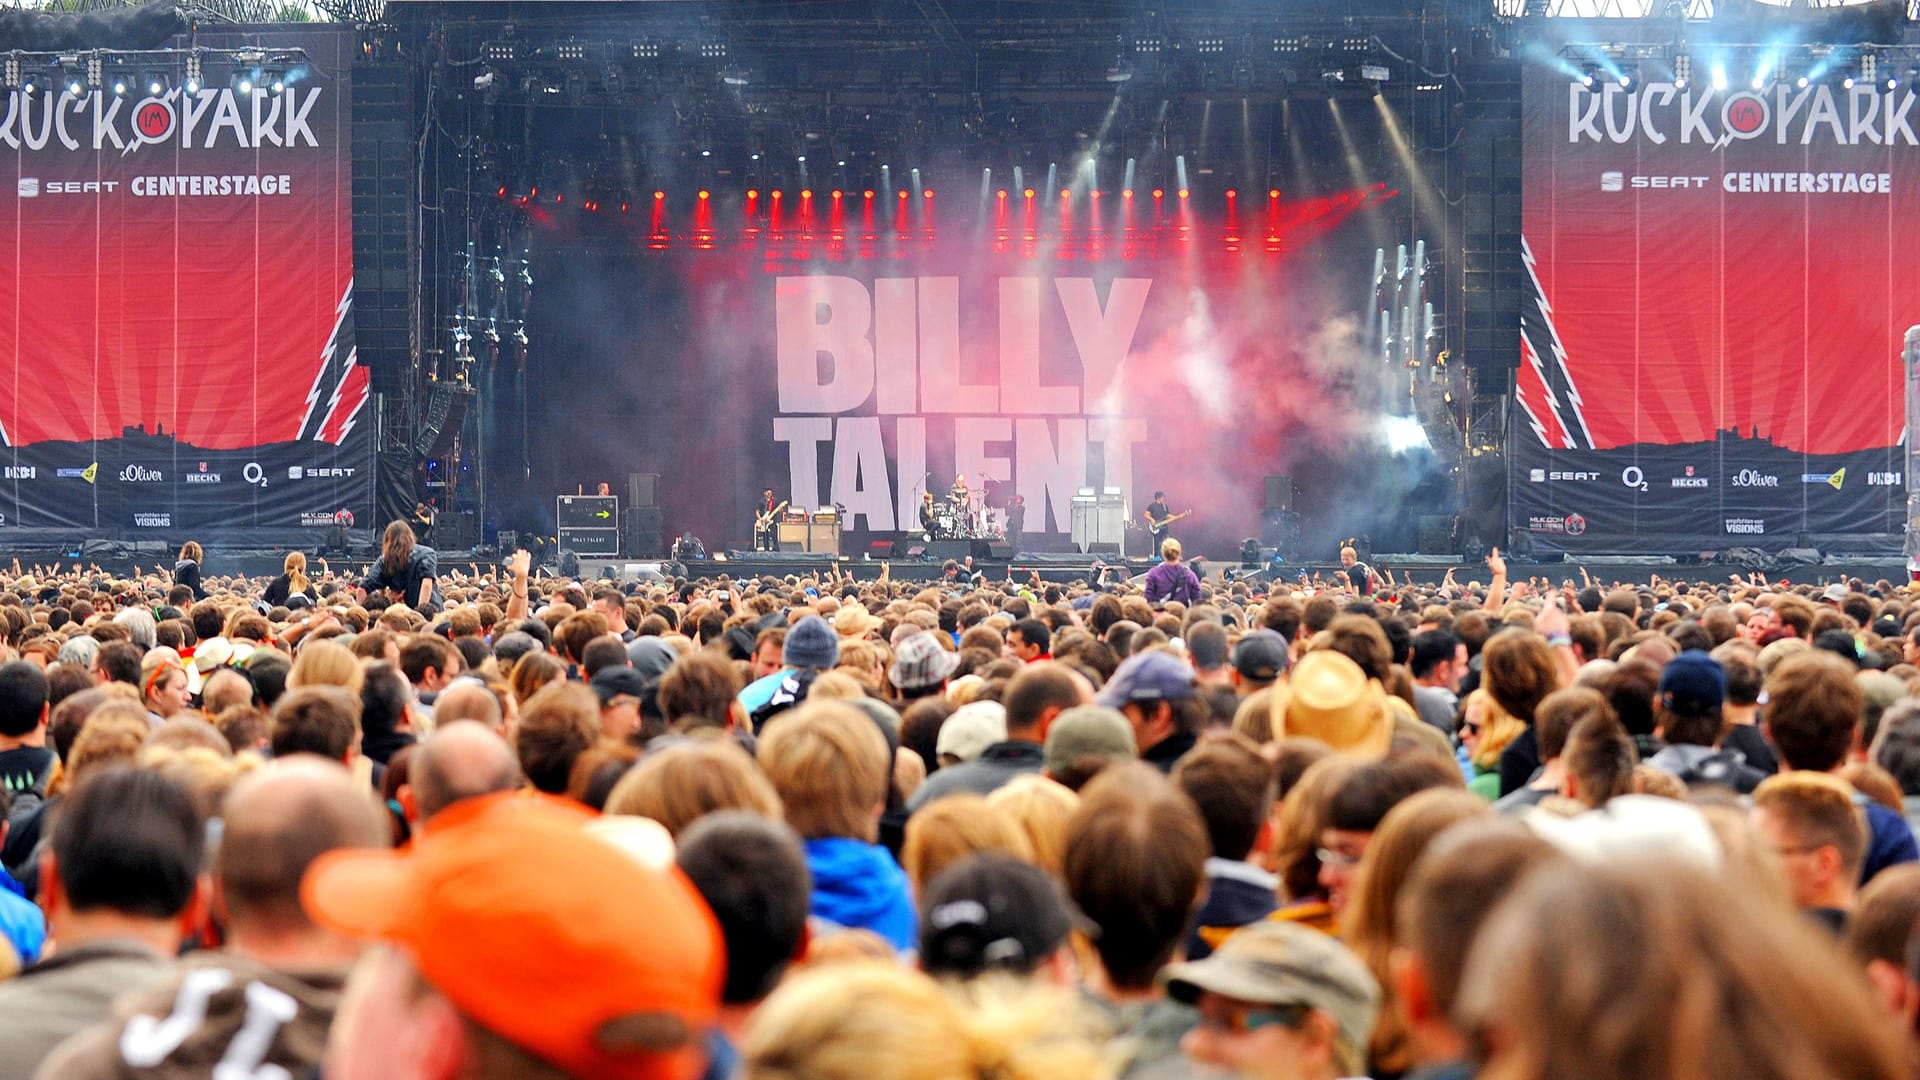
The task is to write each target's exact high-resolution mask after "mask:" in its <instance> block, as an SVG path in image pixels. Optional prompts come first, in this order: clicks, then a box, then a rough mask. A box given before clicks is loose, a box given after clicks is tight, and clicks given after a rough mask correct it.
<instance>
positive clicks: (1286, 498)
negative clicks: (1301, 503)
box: [1262, 476, 1293, 510]
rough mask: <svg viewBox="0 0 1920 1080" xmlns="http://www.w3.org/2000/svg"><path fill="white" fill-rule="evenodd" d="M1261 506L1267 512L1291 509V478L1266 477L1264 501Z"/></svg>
mask: <svg viewBox="0 0 1920 1080" xmlns="http://www.w3.org/2000/svg"><path fill="white" fill-rule="evenodd" d="M1262 506H1263V507H1264V508H1265V509H1267V510H1291V509H1293V477H1291V476H1269V477H1267V483H1266V501H1265V502H1264V503H1263V504H1262Z"/></svg>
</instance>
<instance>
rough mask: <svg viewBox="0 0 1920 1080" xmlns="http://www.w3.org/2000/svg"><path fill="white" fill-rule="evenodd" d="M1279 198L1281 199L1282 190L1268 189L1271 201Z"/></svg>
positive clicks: (1268, 196)
mask: <svg viewBox="0 0 1920 1080" xmlns="http://www.w3.org/2000/svg"><path fill="white" fill-rule="evenodd" d="M1279 197H1280V189H1279V188H1268V189H1267V198H1269V199H1277V198H1279Z"/></svg>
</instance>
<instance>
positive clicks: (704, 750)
mask: <svg viewBox="0 0 1920 1080" xmlns="http://www.w3.org/2000/svg"><path fill="white" fill-rule="evenodd" d="M715 810H746V811H750V812H752V813H755V814H758V815H760V816H761V817H766V818H772V819H773V820H775V821H779V820H781V814H780V796H779V795H778V794H777V793H776V792H775V791H774V790H773V785H772V784H771V783H769V782H768V781H767V778H766V775H765V774H764V773H762V772H761V771H760V767H759V766H758V765H755V764H754V763H753V759H752V758H750V757H748V756H747V753H746V751H745V750H743V749H741V748H740V744H738V743H736V742H734V741H733V740H732V739H730V738H721V739H714V740H711V741H708V742H688V743H684V744H681V745H679V746H670V747H667V748H666V749H663V750H659V751H657V752H655V753H652V754H648V755H647V756H646V758H645V759H643V760H642V761H641V762H640V764H638V765H635V766H634V767H633V768H632V769H630V770H628V772H627V774H626V775H625V776H623V777H621V778H620V782H619V783H617V784H615V785H614V786H613V792H612V794H610V795H608V796H607V807H606V812H607V813H609V814H632V815H635V816H637V817H644V818H652V819H653V820H655V821H657V822H659V823H660V824H662V825H664V826H666V827H667V831H668V832H670V833H672V834H673V835H674V836H675V837H678V836H679V835H680V831H681V830H682V829H685V828H686V827H687V826H689V825H691V824H693V823H694V822H695V821H697V820H699V819H700V818H702V817H705V816H706V815H708V814H711V813H713V812H714V811H715Z"/></svg>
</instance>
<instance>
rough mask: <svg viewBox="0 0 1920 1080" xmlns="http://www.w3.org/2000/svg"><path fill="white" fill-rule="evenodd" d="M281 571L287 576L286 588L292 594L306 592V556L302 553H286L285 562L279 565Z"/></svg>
mask: <svg viewBox="0 0 1920 1080" xmlns="http://www.w3.org/2000/svg"><path fill="white" fill-rule="evenodd" d="M280 569H281V570H283V571H285V572H286V575H287V588H288V589H289V590H291V591H293V592H297V593H303V592H306V591H307V554H306V552H304V551H289V552H287V561H286V562H285V563H283V564H281V567H280Z"/></svg>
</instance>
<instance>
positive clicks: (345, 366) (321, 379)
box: [297, 280, 358, 440]
mask: <svg viewBox="0 0 1920 1080" xmlns="http://www.w3.org/2000/svg"><path fill="white" fill-rule="evenodd" d="M352 314H353V282H352V281H351V280H349V281H348V282H347V287H346V290H345V291H344V292H342V293H341V294H340V303H339V304H338V305H337V306H336V307H335V308H334V310H333V333H331V334H329V335H327V345H326V348H324V349H322V350H321V351H320V370H319V371H317V372H315V373H314V376H313V387H312V388H311V389H309V390H308V391H307V411H306V415H305V416H303V417H302V418H301V420H300V433H299V435H298V436H297V438H299V439H301V440H306V439H317V438H319V437H320V429H321V428H322V427H323V426H324V424H325V422H326V419H327V415H328V414H329V413H331V412H332V411H333V407H334V406H335V405H337V404H338V403H339V401H340V389H341V387H342V385H344V384H345V383H346V377H347V372H348V371H349V370H351V369H352V367H353V358H354V356H355V354H356V353H357V352H358V350H357V349H348V350H347V352H346V354H345V355H344V356H342V355H341V353H340V339H341V329H342V328H343V327H344V326H345V325H346V322H347V319H348V318H349V317H350V316H351V315H352ZM322 389H330V390H331V396H330V397H329V398H328V401H327V407H326V408H325V409H319V408H316V406H317V405H318V404H319V403H320V392H321V390H322Z"/></svg>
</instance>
